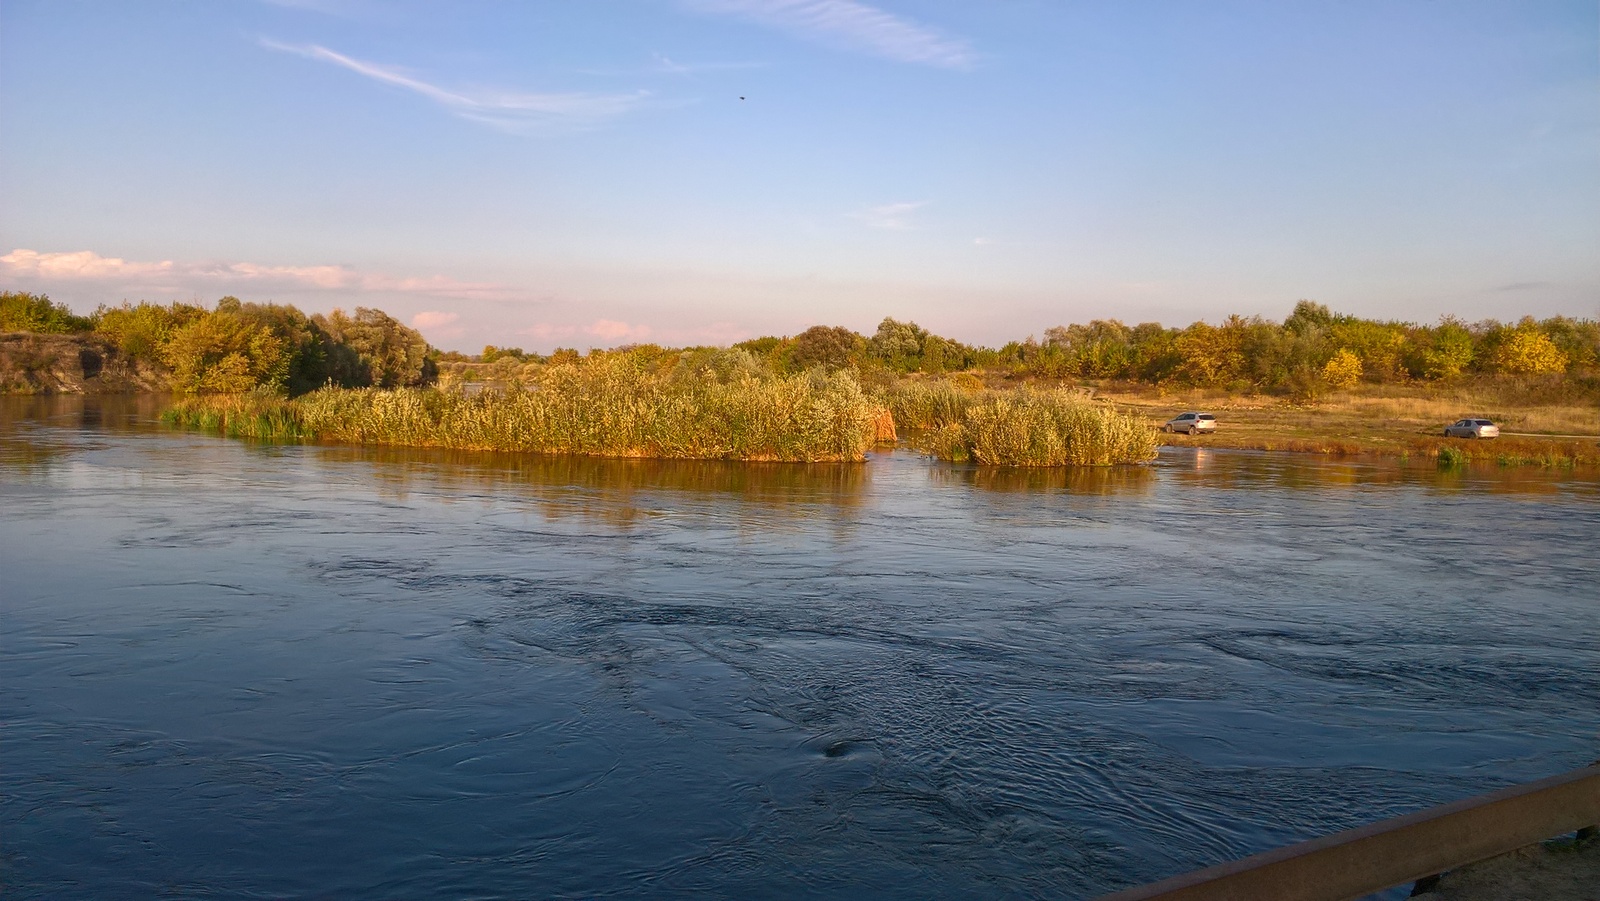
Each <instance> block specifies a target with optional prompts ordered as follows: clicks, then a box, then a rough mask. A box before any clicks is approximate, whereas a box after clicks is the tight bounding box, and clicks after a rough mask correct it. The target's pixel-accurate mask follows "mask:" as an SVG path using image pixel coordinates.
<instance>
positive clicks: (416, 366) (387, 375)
mask: <svg viewBox="0 0 1600 901" xmlns="http://www.w3.org/2000/svg"><path fill="white" fill-rule="evenodd" d="M312 321H314V322H315V323H316V324H317V325H318V326H319V327H321V328H322V330H323V331H324V332H326V333H327V335H328V337H329V338H331V339H332V343H333V346H332V347H331V348H330V349H329V354H328V370H329V374H330V376H331V377H332V378H333V380H334V381H335V382H338V383H339V384H341V385H347V386H352V387H362V386H368V385H372V386H377V387H379V388H397V387H401V386H406V385H422V384H426V383H427V382H429V381H432V379H433V377H435V376H436V375H437V369H436V368H435V367H434V366H433V365H432V361H431V360H429V358H428V342H427V341H426V340H424V339H423V337H422V334H421V333H420V332H418V331H417V330H416V329H413V328H409V327H407V326H405V325H403V324H401V323H400V322H399V321H398V320H396V319H394V318H393V317H391V316H389V315H388V314H387V313H384V312H383V311H382V310H372V309H368V308H366V307H356V312H355V315H354V316H351V315H348V314H346V313H345V312H344V311H343V310H334V311H333V312H332V313H329V314H328V315H326V316H321V315H318V316H313V317H312Z"/></svg>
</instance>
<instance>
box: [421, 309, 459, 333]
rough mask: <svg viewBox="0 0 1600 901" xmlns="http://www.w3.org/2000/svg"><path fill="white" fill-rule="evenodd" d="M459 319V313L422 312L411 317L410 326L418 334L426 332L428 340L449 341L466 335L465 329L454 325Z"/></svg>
mask: <svg viewBox="0 0 1600 901" xmlns="http://www.w3.org/2000/svg"><path fill="white" fill-rule="evenodd" d="M460 318H461V314H459V313H446V312H443V311H441V310H423V311H422V312H420V313H418V314H416V315H415V316H412V317H411V325H412V327H413V328H415V329H417V330H418V331H420V332H426V333H427V335H428V337H429V338H430V339H434V340H451V339H455V338H460V337H461V336H462V335H465V334H466V333H467V330H466V329H465V328H463V327H461V326H459V325H456V324H455V323H456V321H457V320H458V319H460Z"/></svg>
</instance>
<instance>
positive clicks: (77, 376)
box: [0, 332, 170, 394]
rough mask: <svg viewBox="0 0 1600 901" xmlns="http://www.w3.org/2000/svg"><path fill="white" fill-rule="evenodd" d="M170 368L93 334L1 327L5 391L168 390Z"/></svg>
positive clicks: (0, 380)
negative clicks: (130, 353) (138, 357)
mask: <svg viewBox="0 0 1600 901" xmlns="http://www.w3.org/2000/svg"><path fill="white" fill-rule="evenodd" d="M169 387H170V384H169V379H168V377H167V373H166V371H165V370H164V369H161V368H159V367H157V366H154V365H151V364H149V363H145V362H142V361H140V360H135V359H132V358H130V357H128V356H126V355H124V354H123V353H122V352H121V351H120V350H118V349H117V347H116V345H114V344H112V343H110V342H108V341H104V340H101V339H99V338H95V337H92V336H89V335H40V334H34V333H31V332H6V333H0V394H123V393H127V392H132V391H165V390H167V389H168V388H169Z"/></svg>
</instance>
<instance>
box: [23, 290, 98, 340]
mask: <svg viewBox="0 0 1600 901" xmlns="http://www.w3.org/2000/svg"><path fill="white" fill-rule="evenodd" d="M92 328H94V323H93V322H92V321H91V320H90V319H89V317H87V316H78V315H74V314H73V312H72V311H71V310H69V309H67V307H66V305H65V304H59V303H56V302H54V301H52V300H51V299H50V298H49V297H47V296H45V295H43V294H27V293H23V292H20V291H5V292H0V332H37V333H40V334H46V335H66V334H72V333H75V332H87V331H89V330H90V329H92Z"/></svg>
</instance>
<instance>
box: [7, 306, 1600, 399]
mask: <svg viewBox="0 0 1600 901" xmlns="http://www.w3.org/2000/svg"><path fill="white" fill-rule="evenodd" d="M0 331H34V332H60V333H85V332H86V333H93V334H97V335H99V336H101V337H103V338H105V339H106V340H108V341H110V342H112V343H113V344H115V345H116V346H117V347H119V348H121V350H122V351H123V352H124V353H126V354H127V355H129V356H130V357H133V358H135V359H143V360H148V361H150V362H154V363H157V364H159V365H162V366H165V367H167V368H168V369H169V370H170V371H171V372H172V375H173V381H174V385H175V387H177V388H179V389H180V390H183V391H188V392H193V393H202V392H203V393H225V392H230V391H239V390H248V389H249V388H253V387H258V386H265V387H271V388H277V389H281V390H285V391H287V392H289V393H291V394H299V393H303V392H305V391H309V390H312V389H315V388H318V387H322V386H324V385H329V384H332V385H336V386H341V387H366V386H379V387H396V386H403V385H419V384H426V383H429V382H431V381H432V380H433V379H434V377H435V376H436V374H437V371H438V370H437V366H438V364H439V363H441V362H443V363H446V364H458V365H459V364H468V363H472V364H490V365H492V366H495V367H497V369H506V370H507V371H508V372H510V371H512V370H516V369H521V368H525V367H529V366H534V367H537V366H542V365H547V364H549V363H560V362H569V361H574V360H577V359H578V358H579V357H580V356H582V355H581V354H580V353H579V352H578V351H577V350H575V349H572V348H559V349H557V350H556V351H555V352H554V353H552V354H549V355H541V354H537V353H529V352H527V351H524V350H522V349H521V348H516V347H496V346H493V345H491V346H488V347H485V348H484V349H483V352H482V353H481V354H477V355H467V354H461V353H457V352H453V351H452V352H443V353H441V352H439V351H437V350H434V349H432V348H430V347H429V346H428V344H427V342H426V341H425V340H424V339H423V338H422V336H421V335H420V334H418V333H417V332H416V331H415V330H413V329H411V328H408V327H406V326H405V325H403V324H401V323H399V322H398V321H396V320H394V319H393V318H391V317H389V316H388V315H387V314H385V313H383V312H382V311H379V310H371V309H366V308H361V307H358V308H357V309H356V312H355V314H354V315H348V314H346V313H344V312H342V311H339V310H335V311H334V312H332V313H330V314H327V315H322V314H316V315H311V316H308V315H306V314H304V313H302V312H300V311H299V310H298V309H295V308H294V307H292V306H286V305H279V304H259V303H246V302H243V301H240V300H239V299H238V298H234V297H225V298H223V299H222V300H221V301H219V302H218V303H217V305H216V307H215V308H214V309H212V310H206V309H204V308H203V307H199V306H195V305H192V304H185V303H172V304H166V305H161V304H152V303H139V304H137V305H133V304H128V303H124V304H122V305H121V306H119V307H106V306H101V307H100V308H99V309H98V310H96V311H95V312H94V313H93V314H91V315H89V316H76V315H74V314H73V313H72V312H71V311H70V310H68V309H67V308H66V307H64V306H62V305H60V304H56V303H53V302H51V301H50V300H49V299H48V298H47V297H44V296H42V295H31V294H18V293H5V294H0ZM734 349H736V350H740V351H743V352H744V353H745V354H746V355H748V357H749V358H750V359H751V360H753V361H754V362H755V363H756V364H757V365H759V366H761V367H763V368H765V369H767V370H770V371H771V372H773V373H776V374H795V373H800V372H805V371H808V370H811V369H817V368H820V369H823V370H826V371H836V370H840V369H850V370H853V371H854V372H855V373H856V374H857V375H858V377H860V379H861V380H862V382H863V383H864V384H874V383H888V382H890V381H893V380H895V379H897V378H899V377H901V376H905V375H909V374H912V373H925V374H929V375H938V374H943V373H955V372H983V373H988V374H998V375H1002V376H1008V377H1014V378H1022V379H1045V380H1080V381H1081V380H1089V381H1123V382H1136V383H1144V384H1158V385H1190V386H1197V387H1213V388H1225V389H1228V390H1233V391H1264V392H1269V393H1275V394H1284V395H1293V396H1304V397H1309V396H1315V395H1316V394H1318V393H1319V392H1321V391H1325V390H1328V389H1341V388H1349V387H1353V386H1355V385H1357V384H1360V383H1363V382H1366V383H1380V384H1382V383H1404V382H1424V383H1426V382H1446V381H1451V380H1456V379H1461V378H1466V377H1472V376H1515V377H1535V378H1538V377H1543V378H1559V377H1571V378H1574V379H1577V380H1580V381H1581V382H1582V383H1583V384H1585V385H1589V386H1591V387H1600V321H1596V320H1593V319H1570V318H1567V317H1564V316H1556V317H1552V318H1549V319H1543V320H1535V319H1533V318H1532V317H1525V318H1523V319H1521V320H1519V321H1517V322H1500V321H1497V320H1492V319H1491V320H1484V321H1481V322H1475V323H1467V322H1463V321H1462V320H1460V319H1457V318H1454V317H1445V318H1443V319H1441V320H1440V321H1439V322H1438V323H1436V324H1434V325H1418V324H1415V323H1409V322H1397V321H1379V320H1372V319H1362V318H1359V317H1356V316H1349V315H1344V314H1339V313H1334V312H1333V311H1331V310H1330V309H1329V308H1328V307H1326V306H1324V305H1322V304H1319V303H1314V302H1312V301H1306V300H1303V301H1300V302H1299V303H1298V304H1296V305H1295V307H1294V310H1293V312H1291V313H1290V315H1289V316H1288V317H1286V318H1285V319H1284V320H1283V321H1282V322H1275V321H1272V320H1268V319H1264V318H1262V317H1260V316H1253V317H1244V316H1238V315H1235V316H1230V317H1228V318H1227V319H1225V320H1223V321H1222V322H1221V323H1220V324H1217V325H1212V324H1210V323H1206V322H1195V323H1193V324H1191V325H1189V326H1187V327H1184V328H1174V327H1167V326H1163V325H1161V324H1160V323H1156V322H1145V323H1140V324H1138V325H1133V326H1128V325H1124V324H1123V323H1122V322H1119V321H1117V320H1115V319H1096V320H1093V321H1091V322H1089V323H1088V324H1073V325H1061V326H1055V327H1052V328H1048V329H1046V330H1045V331H1044V337H1043V340H1039V339H1036V338H1034V337H1029V338H1027V339H1026V340H1022V341H1011V342H1009V343H1007V344H1005V345H1003V346H1001V347H998V348H992V347H983V346H977V345H970V344H965V343H963V342H961V341H957V340H955V339H952V338H946V337H942V336H940V335H935V334H933V333H931V332H929V331H928V330H927V329H924V328H922V327H921V326H919V325H917V324H916V323H915V322H901V321H899V320H896V319H893V318H886V319H884V320H883V321H882V322H881V323H879V325H878V328H877V330H876V331H875V332H873V333H872V334H871V335H863V334H861V333H859V332H856V331H853V330H851V329H848V328H845V327H843V326H823V325H818V326H813V327H812V328H809V329H806V330H805V331H803V332H801V333H799V334H798V335H794V336H784V337H777V336H770V335H769V336H765V337H760V338H754V339H751V340H749V341H742V342H739V343H738V344H735V345H734ZM614 350H616V351H625V352H627V353H629V354H630V355H631V356H634V357H636V358H638V357H651V358H653V359H657V364H658V365H661V366H673V365H683V364H684V361H686V360H690V358H693V359H699V358H701V357H707V356H708V355H710V354H712V353H713V352H714V351H715V350H716V349H715V348H664V347H660V346H658V345H653V344H644V345H628V346H625V347H621V348H616V349H614ZM591 353H593V352H591Z"/></svg>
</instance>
